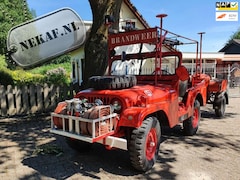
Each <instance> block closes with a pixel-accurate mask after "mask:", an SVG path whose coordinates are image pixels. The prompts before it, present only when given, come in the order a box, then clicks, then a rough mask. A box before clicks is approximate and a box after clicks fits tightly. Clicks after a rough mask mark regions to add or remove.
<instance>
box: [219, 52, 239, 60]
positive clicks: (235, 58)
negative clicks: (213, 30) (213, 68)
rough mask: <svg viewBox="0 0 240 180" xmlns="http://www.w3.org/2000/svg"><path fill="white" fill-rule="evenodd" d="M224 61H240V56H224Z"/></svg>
mask: <svg viewBox="0 0 240 180" xmlns="http://www.w3.org/2000/svg"><path fill="white" fill-rule="evenodd" d="M222 61H240V54H224V57H223V59H222Z"/></svg>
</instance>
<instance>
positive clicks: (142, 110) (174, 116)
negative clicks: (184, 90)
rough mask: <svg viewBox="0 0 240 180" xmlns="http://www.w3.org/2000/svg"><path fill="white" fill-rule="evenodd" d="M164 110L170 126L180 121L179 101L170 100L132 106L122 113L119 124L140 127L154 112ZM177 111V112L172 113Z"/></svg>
mask: <svg viewBox="0 0 240 180" xmlns="http://www.w3.org/2000/svg"><path fill="white" fill-rule="evenodd" d="M158 111H163V112H165V114H166V115H167V118H168V122H169V125H170V127H173V126H175V125H177V124H178V123H179V121H178V113H177V112H178V103H177V102H175V101H174V102H172V103H170V102H169V101H168V102H166V101H164V102H161V103H156V104H151V105H147V106H146V107H130V108H127V109H125V110H124V112H122V113H121V116H120V121H119V126H126V127H134V128H137V127H140V126H141V124H142V122H143V121H144V119H145V118H146V117H147V116H148V115H150V114H153V113H157V112H158ZM171 112H176V113H171Z"/></svg>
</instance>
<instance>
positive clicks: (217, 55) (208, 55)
mask: <svg viewBox="0 0 240 180" xmlns="http://www.w3.org/2000/svg"><path fill="white" fill-rule="evenodd" d="M182 54H183V59H196V53H195V52H183V53H182ZM198 58H199V55H198ZM223 58H224V53H222V52H203V53H202V59H223Z"/></svg>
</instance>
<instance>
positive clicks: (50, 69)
mask: <svg viewBox="0 0 240 180" xmlns="http://www.w3.org/2000/svg"><path fill="white" fill-rule="evenodd" d="M70 67H71V63H70V61H69V62H63V63H62V64H61V63H59V64H48V65H45V66H41V67H38V68H35V69H32V70H23V69H21V68H18V69H16V70H10V69H8V68H7V64H6V62H5V59H4V56H0V84H1V85H28V84H44V83H48V84H63V85H64V84H69V83H70V72H71V68H70Z"/></svg>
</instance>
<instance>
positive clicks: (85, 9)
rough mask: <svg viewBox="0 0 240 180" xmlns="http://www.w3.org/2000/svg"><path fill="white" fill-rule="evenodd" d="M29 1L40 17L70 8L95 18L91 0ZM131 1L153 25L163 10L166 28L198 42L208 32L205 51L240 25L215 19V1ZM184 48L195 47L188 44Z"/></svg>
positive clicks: (220, 43) (220, 45) (218, 44)
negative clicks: (90, 4)
mask: <svg viewBox="0 0 240 180" xmlns="http://www.w3.org/2000/svg"><path fill="white" fill-rule="evenodd" d="M27 2H28V5H29V8H30V9H33V10H35V11H36V14H37V16H42V15H44V14H47V13H49V12H52V11H54V10H57V9H59V8H63V7H69V8H71V9H73V10H74V11H76V12H77V14H78V15H79V16H80V17H81V18H82V19H83V20H92V14H91V9H90V6H89V2H88V0H67V1H66V0H41V1H38V0H27ZM131 2H132V4H133V5H134V6H135V7H136V8H137V10H138V12H139V13H140V14H141V15H142V16H143V18H144V19H145V20H146V21H147V22H148V24H149V25H150V26H151V27H155V26H159V22H160V21H159V19H157V18H156V15H157V14H162V13H164V14H167V15H168V16H167V17H166V18H164V20H163V28H164V29H167V30H169V31H171V32H174V33H176V34H180V35H182V36H186V37H188V38H190V39H194V40H197V41H199V39H200V36H199V35H198V33H199V32H205V34H204V35H203V44H202V50H203V52H218V51H219V50H220V49H221V48H223V47H224V45H225V44H226V42H227V41H228V40H229V39H230V37H231V36H232V35H233V34H234V32H236V31H237V30H238V29H239V28H240V23H239V20H238V21H216V15H215V13H216V8H215V5H216V1H215V0H194V1H192V0H181V1H180V0H171V1H170V0H157V1H156V0H131ZM231 2H238V1H236V0H233V1H231ZM239 9H240V8H239ZM238 11H239V10H238ZM194 48H195V47H194ZM183 50H184V51H194V50H195V49H191V47H186V48H185V49H183Z"/></svg>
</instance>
